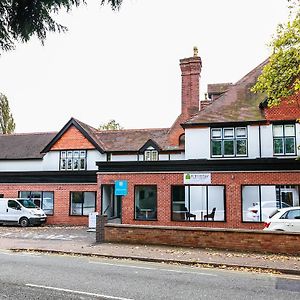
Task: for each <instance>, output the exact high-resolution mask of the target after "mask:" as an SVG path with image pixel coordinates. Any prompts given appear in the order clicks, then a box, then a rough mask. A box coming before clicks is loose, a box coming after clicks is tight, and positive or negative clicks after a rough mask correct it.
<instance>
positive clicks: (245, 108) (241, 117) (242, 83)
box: [184, 60, 268, 125]
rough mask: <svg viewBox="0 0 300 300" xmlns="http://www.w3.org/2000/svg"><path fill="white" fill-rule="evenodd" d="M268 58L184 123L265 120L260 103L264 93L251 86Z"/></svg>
mask: <svg viewBox="0 0 300 300" xmlns="http://www.w3.org/2000/svg"><path fill="white" fill-rule="evenodd" d="M267 62H268V60H265V61H264V62H263V63H261V64H260V65H259V66H257V67H256V68H255V69H253V70H252V71H251V72H250V73H248V74H247V75H246V76H244V77H243V78H242V79H241V80H239V81H238V82H236V83H235V84H233V85H231V86H229V87H228V91H227V92H225V93H224V94H222V95H221V96H220V97H219V98H218V99H216V100H214V101H212V103H211V104H210V105H208V106H206V107H205V109H204V110H203V111H200V112H199V113H197V114H196V115H195V116H194V117H193V118H191V119H189V120H188V121H187V122H185V123H184V124H186V125H192V124H208V123H223V122H225V123H231V122H250V121H261V120H265V117H264V113H263V111H262V110H261V109H260V108H259V104H260V103H261V102H262V101H263V100H264V99H265V95H263V94H259V93H258V94H255V93H252V92H251V91H250V88H251V87H252V86H253V85H254V84H255V82H256V80H257V78H258V76H259V75H260V74H261V71H262V68H263V67H264V66H265V64H266V63H267Z"/></svg>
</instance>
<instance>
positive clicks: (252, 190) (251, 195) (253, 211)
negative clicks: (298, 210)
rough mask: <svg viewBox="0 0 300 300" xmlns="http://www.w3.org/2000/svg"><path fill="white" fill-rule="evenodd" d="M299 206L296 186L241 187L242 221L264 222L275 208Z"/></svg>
mask: <svg viewBox="0 0 300 300" xmlns="http://www.w3.org/2000/svg"><path fill="white" fill-rule="evenodd" d="M291 206H299V186H298V185H245V186H242V210H243V216H242V220H243V221H244V222H264V221H265V220H266V219H267V218H268V217H269V216H270V215H271V214H272V213H273V212H274V211H275V210H276V209H277V208H284V207H291Z"/></svg>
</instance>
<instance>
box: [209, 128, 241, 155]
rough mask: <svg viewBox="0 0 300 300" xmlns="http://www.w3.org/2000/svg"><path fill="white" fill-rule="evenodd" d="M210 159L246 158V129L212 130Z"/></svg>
mask: <svg viewBox="0 0 300 300" xmlns="http://www.w3.org/2000/svg"><path fill="white" fill-rule="evenodd" d="M211 154H212V157H235V156H247V130H246V127H233V128H212V129H211Z"/></svg>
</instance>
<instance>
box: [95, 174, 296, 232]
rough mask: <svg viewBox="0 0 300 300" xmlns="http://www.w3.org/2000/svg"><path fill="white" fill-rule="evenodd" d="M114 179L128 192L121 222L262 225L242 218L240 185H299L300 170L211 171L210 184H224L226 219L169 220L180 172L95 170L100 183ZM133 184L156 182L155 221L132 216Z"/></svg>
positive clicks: (233, 225) (253, 226)
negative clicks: (124, 183) (105, 171)
mask: <svg viewBox="0 0 300 300" xmlns="http://www.w3.org/2000/svg"><path fill="white" fill-rule="evenodd" d="M114 180H127V181H128V195H127V196H123V197H122V222H123V224H144V225H163V226H192V227H199V226H200V227H214V228H244V229H262V228H263V224H262V223H251V222H242V185H254V184H257V185H262V184H267V185H270V184H273V185H274V184H275V185H299V184H300V172H216V173H212V184H214V185H225V211H226V220H225V222H207V221H206V222H204V221H172V220H171V186H172V185H176V184H177V185H178V184H183V174H181V173H152V174H149V173H131V174H130V173H123V174H98V184H99V185H100V184H112V183H113V182H114ZM135 185H157V221H141V220H134V207H135V206H134V186H135ZM99 189H100V186H99ZM99 197H100V196H99ZM99 201H100V199H99Z"/></svg>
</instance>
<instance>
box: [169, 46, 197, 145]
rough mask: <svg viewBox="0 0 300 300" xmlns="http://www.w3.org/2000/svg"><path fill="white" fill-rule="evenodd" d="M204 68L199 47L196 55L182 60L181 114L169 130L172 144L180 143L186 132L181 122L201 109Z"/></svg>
mask: <svg viewBox="0 0 300 300" xmlns="http://www.w3.org/2000/svg"><path fill="white" fill-rule="evenodd" d="M201 68H202V62H201V58H200V57H199V56H198V49H197V48H196V47H194V56H193V57H188V58H183V59H181V60H180V69H181V114H180V115H179V116H178V117H177V119H176V120H175V122H174V123H173V125H172V127H171V128H170V130H169V142H170V144H171V145H179V137H180V135H182V134H183V133H184V130H183V128H182V127H181V125H180V124H182V123H184V122H185V121H186V120H188V119H189V118H191V117H192V116H193V115H195V114H196V113H197V112H198V111H199V94H200V89H199V87H200V85H199V82H200V72H201Z"/></svg>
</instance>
